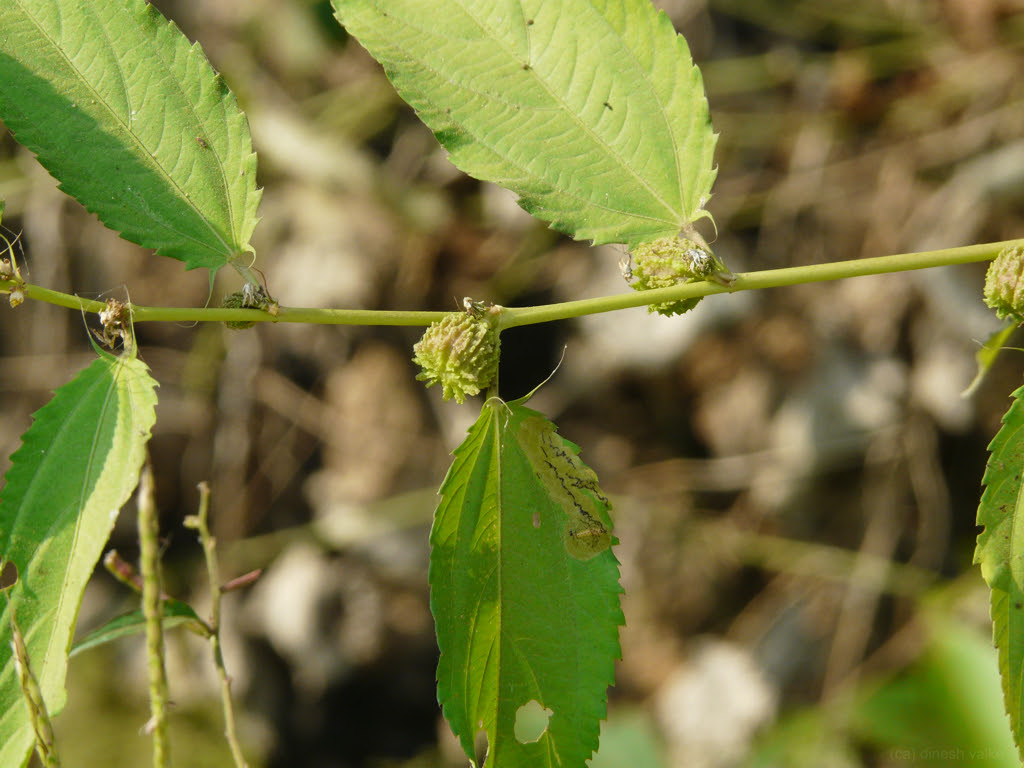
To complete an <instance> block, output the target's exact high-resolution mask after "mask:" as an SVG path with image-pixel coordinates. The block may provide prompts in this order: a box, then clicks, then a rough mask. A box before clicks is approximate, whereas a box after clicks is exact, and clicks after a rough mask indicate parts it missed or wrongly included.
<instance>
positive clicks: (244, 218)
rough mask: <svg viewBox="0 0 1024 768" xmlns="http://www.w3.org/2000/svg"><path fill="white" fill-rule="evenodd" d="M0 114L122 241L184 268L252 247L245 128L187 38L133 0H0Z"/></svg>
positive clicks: (216, 263) (253, 201) (221, 260)
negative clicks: (150, 250) (170, 258)
mask: <svg viewBox="0 0 1024 768" xmlns="http://www.w3.org/2000/svg"><path fill="white" fill-rule="evenodd" d="M0 119H2V120H3V121H4V123H5V124H6V125H7V127H8V128H9V129H10V130H11V131H12V132H13V133H14V135H15V137H16V138H17V139H18V141H19V142H20V143H21V144H23V145H24V146H26V147H27V148H28V149H30V150H32V151H33V152H35V153H36V155H38V157H39V161H40V162H41V163H42V165H43V166H44V167H45V168H46V169H47V170H48V171H49V172H50V173H51V174H52V175H53V176H54V177H55V178H56V179H57V180H58V181H59V182H60V187H61V189H63V190H64V191H65V192H67V193H68V194H69V195H71V196H72V197H74V198H75V199H77V200H78V201H79V202H81V203H82V205H84V206H85V207H86V208H87V209H89V210H90V211H92V212H93V213H95V214H96V215H97V216H99V218H100V220H101V221H102V222H103V223H104V224H106V225H107V226H108V227H110V228H111V229H113V230H115V231H117V232H119V233H120V234H121V236H122V237H124V238H125V239H126V240H130V241H132V242H134V243H138V244H139V245H142V246H144V247H147V248H153V249H155V250H156V251H157V253H159V254H161V255H163V256H170V257H172V258H175V259H179V260H181V261H183V262H184V263H185V266H186V268H188V269H193V268H195V267H208V268H210V269H211V270H213V271H216V270H217V269H219V268H220V267H222V266H224V265H225V264H228V263H230V262H232V261H233V260H235V259H238V258H239V257H243V255H244V254H247V253H248V252H251V250H252V249H251V248H250V246H249V238H250V236H251V234H252V230H253V227H254V226H255V225H256V221H257V218H256V207H257V205H258V204H259V199H260V191H259V190H257V188H256V156H255V155H254V154H253V151H252V141H251V138H250V135H249V125H248V123H247V121H246V119H245V116H244V115H243V114H242V113H241V111H240V110H239V109H238V105H237V103H236V102H235V98H234V96H232V94H231V93H230V92H229V91H228V89H227V86H226V85H225V84H224V82H223V80H222V79H221V78H220V76H219V75H217V74H216V73H215V72H214V71H213V69H212V68H211V67H210V64H209V62H208V61H207V60H206V58H205V57H204V56H203V52H202V50H201V49H200V48H199V46H198V44H196V45H190V44H189V42H188V40H187V39H186V38H185V37H184V35H182V34H181V32H180V31H179V30H178V29H177V28H176V27H175V26H174V25H173V24H171V23H170V22H168V21H167V20H166V19H164V18H163V17H162V16H161V15H160V14H159V13H158V12H157V11H156V10H155V9H154V8H153V7H152V6H150V5H148V4H147V3H145V2H143V0H4V2H0ZM244 258H245V260H246V261H248V260H249V258H250V257H249V256H244Z"/></svg>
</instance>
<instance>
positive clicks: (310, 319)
mask: <svg viewBox="0 0 1024 768" xmlns="http://www.w3.org/2000/svg"><path fill="white" fill-rule="evenodd" d="M1011 246H1024V240H1006V241H1003V242H998V243H983V244H981V245H971V246H965V247H960V248H946V249H943V250H939V251H923V252H921V253H903V254H897V255H894V256H879V257H877V258H871V259H856V260H853V261H834V262H829V263H826V264H811V265H807V266H803V267H788V268H786V269H770V270H764V271H761V272H746V273H742V274H739V275H737V277H736V282H735V283H734V284H732V285H730V286H723V285H719V284H717V283H711V282H695V283H686V284H684V285H677V286H674V287H672V288H656V289H653V290H650V291H630V292H628V293H621V294H616V295H614V296H602V297H599V298H594V299H583V300H580V301H568V302H563V303H560V304H547V305H543V306H538V307H514V308H506V309H505V310H504V312H503V313H502V319H501V327H502V328H512V327H515V326H520V325H532V324H534V323H546V322H551V321H553V320H566V319H568V318H571V317H581V316H583V315H593V314H598V313H601V312H611V311H613V310H618V309H628V308H631V307H643V306H647V305H650V304H658V303H661V302H666V301H679V300H681V299H689V298H696V297H698V296H711V295H713V294H718V293H736V292H738V291H749V290H755V289H761V288H780V287H783V286H788V285H801V284H805V283H817V282H826V281H831V280H841V279H844V278H849V277H863V276H866V275H882V274H888V273H893V272H906V271H909V270H916V269H929V268H931V267H948V266H953V265H955V264H968V263H971V262H977V261H990V260H991V259H994V258H995V257H996V256H997V255H998V254H999V252H1000V251H1001V250H1002V249H1003V248H1006V247H1011ZM15 288H21V290H22V291H23V292H24V294H25V298H28V299H34V300H36V301H44V302H47V303H49V304H56V305H58V306H62V307H68V308H70V309H80V310H82V311H83V312H90V313H99V312H102V311H103V310H104V309H106V308H107V305H106V303H105V302H101V301H94V300H91V299H83V298H81V297H79V296H73V295H71V294H67V293H60V292H59V291H51V290H49V289H48V288H42V287H40V286H38V285H32V284H31V283H26V282H23V281H21V280H20V279H13V280H0V293H10V292H11V290H13V289H15ZM446 314H448V313H446V312H403V311H390V310H369V309H316V308H302V307H280V308H278V310H277V313H276V314H273V315H272V314H271V313H269V312H266V311H264V310H260V309H228V308H223V307H217V308H203V307H140V306H135V305H132V320H133V322H136V323H144V322H158V321H161V322H254V323H260V322H262V323H310V324H316V325H396V326H425V325H430V324H431V323H434V322H437V321H438V320H440V319H441V318H443V317H444V316H445V315H446Z"/></svg>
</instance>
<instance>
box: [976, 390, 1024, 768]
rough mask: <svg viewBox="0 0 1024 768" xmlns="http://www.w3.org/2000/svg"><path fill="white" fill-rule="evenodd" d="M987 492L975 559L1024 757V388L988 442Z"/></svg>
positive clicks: (1006, 698) (1008, 709)
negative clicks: (987, 593) (987, 595)
mask: <svg viewBox="0 0 1024 768" xmlns="http://www.w3.org/2000/svg"><path fill="white" fill-rule="evenodd" d="M989 453H990V456H989V460H988V465H987V467H986V468H985V477H984V480H983V482H984V484H985V492H984V493H983V494H982V497H981V504H980V505H979V506H978V525H980V526H984V530H983V531H982V532H981V534H980V535H979V536H978V545H977V549H976V550H975V553H974V562H975V563H979V564H980V565H981V573H982V576H983V577H984V578H985V581H986V582H987V583H988V585H989V587H990V588H991V590H992V597H991V604H992V625H993V639H994V641H995V644H996V648H997V649H998V652H999V676H1000V678H1001V680H1002V685H1003V701H1004V704H1005V706H1006V712H1007V714H1008V715H1009V717H1010V729H1011V731H1012V733H1013V739H1014V742H1015V743H1016V744H1017V750H1018V752H1019V753H1020V757H1021V759H1022V760H1024V586H1022V584H1021V582H1022V581H1024V504H1022V503H1021V500H1022V499H1021V473H1022V472H1024V387H1021V388H1020V389H1018V390H1017V391H1016V392H1014V393H1013V404H1012V405H1011V406H1010V409H1009V410H1008V411H1007V412H1006V414H1005V415H1004V416H1003V426H1002V428H1001V429H1000V430H999V432H998V434H997V435H996V436H995V438H994V439H993V440H992V443H991V444H990V445H989Z"/></svg>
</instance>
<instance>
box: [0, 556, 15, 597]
mask: <svg viewBox="0 0 1024 768" xmlns="http://www.w3.org/2000/svg"><path fill="white" fill-rule="evenodd" d="M17 583H18V566H16V565H15V564H14V563H12V562H11V561H9V560H8V561H7V562H6V563H4V564H3V565H2V566H0V590H3V589H9V588H11V587H13V586H14V585H15V584H17Z"/></svg>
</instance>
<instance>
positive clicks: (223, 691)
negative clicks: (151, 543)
mask: <svg viewBox="0 0 1024 768" xmlns="http://www.w3.org/2000/svg"><path fill="white" fill-rule="evenodd" d="M209 510H210V486H208V485H207V484H206V483H205V482H204V483H200V484H199V513H198V514H197V515H196V516H195V517H192V518H189V519H188V520H187V521H186V525H187V526H188V527H190V528H195V529H196V530H197V531H198V532H199V541H200V543H201V544H202V545H203V555H204V556H205V557H206V573H207V576H208V578H209V582H210V620H209V622H208V623H207V626H208V627H209V629H210V635H209V638H210V648H211V650H212V651H213V664H214V666H215V667H216V668H217V676H218V677H219V678H220V699H221V707H222V709H223V711H224V738H225V739H226V740H227V742H228V747H229V748H230V749H231V757H232V758H233V759H234V761H235V765H236V766H237V768H247V764H246V762H245V757H244V756H243V755H242V747H241V745H240V744H239V743H238V734H237V732H236V730H235V710H234V707H233V705H232V703H231V677H230V676H229V675H228V671H227V667H226V666H225V664H224V654H223V653H222V652H221V645H220V599H221V582H220V565H219V563H218V561H217V540H216V539H215V538H214V537H213V535H212V534H211V533H210V526H209V524H208V519H209Z"/></svg>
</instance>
